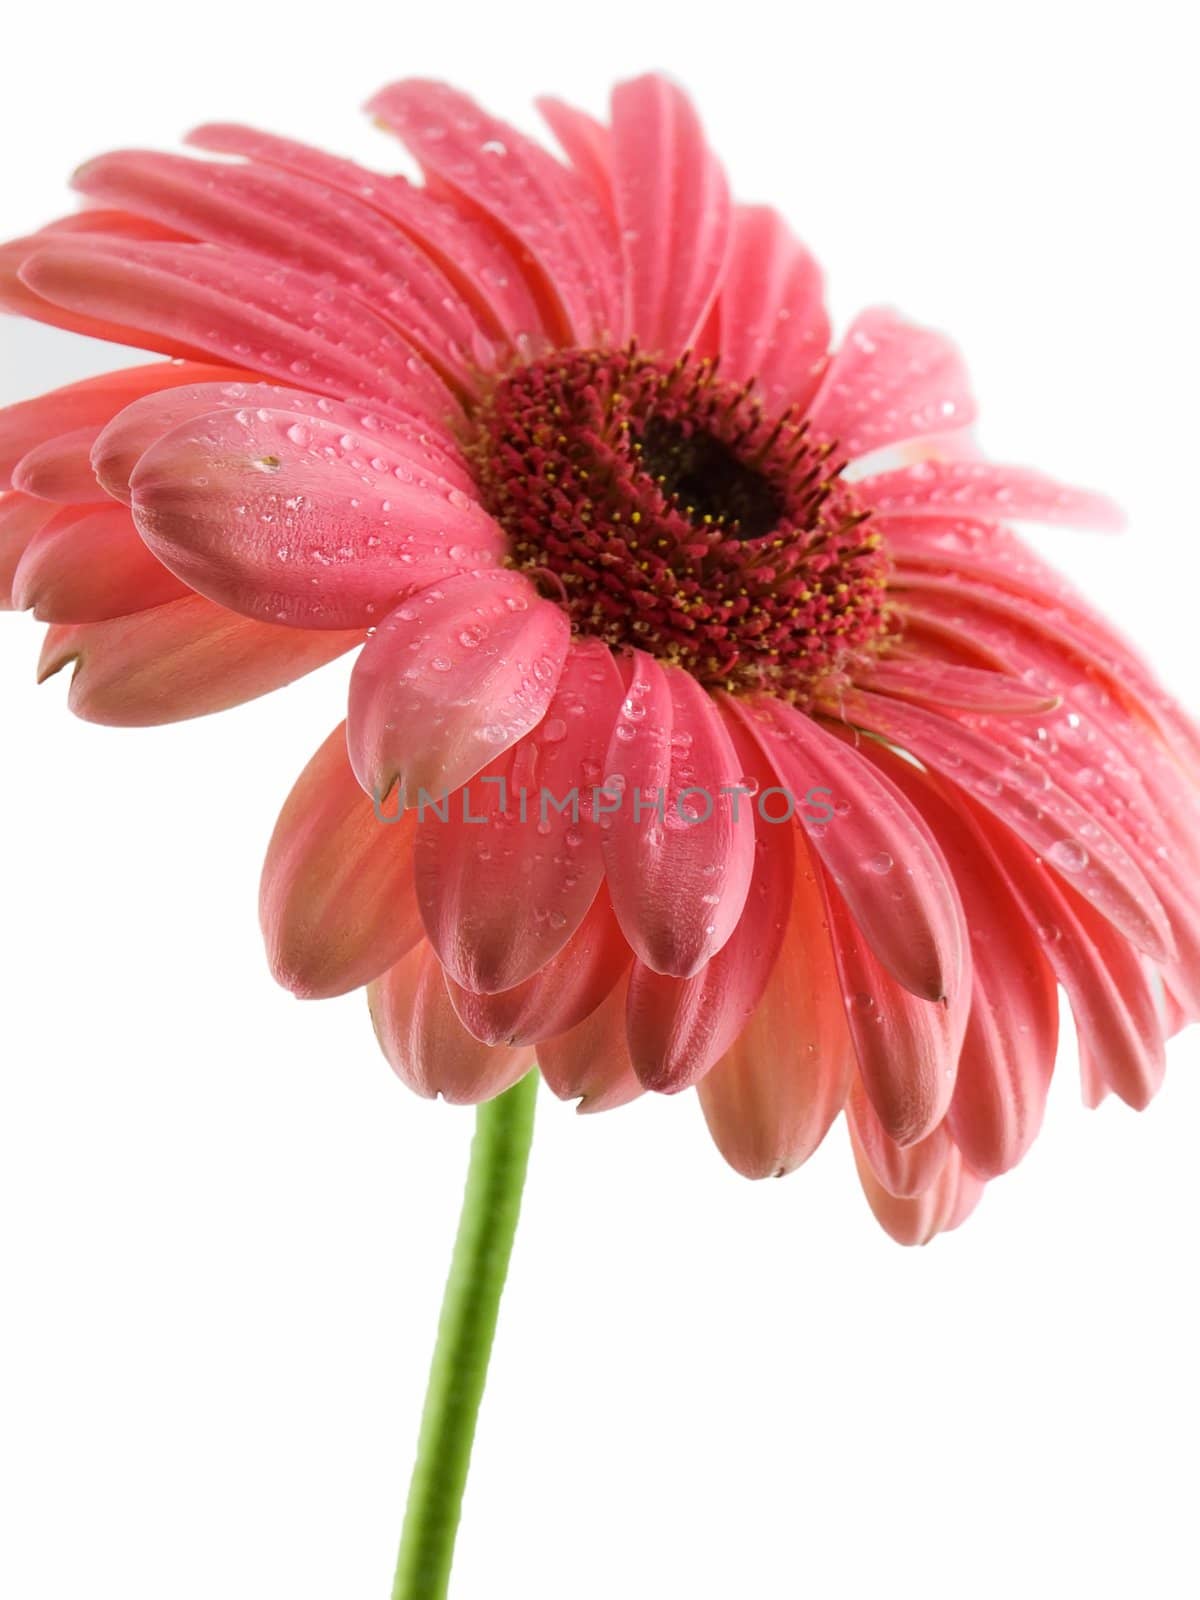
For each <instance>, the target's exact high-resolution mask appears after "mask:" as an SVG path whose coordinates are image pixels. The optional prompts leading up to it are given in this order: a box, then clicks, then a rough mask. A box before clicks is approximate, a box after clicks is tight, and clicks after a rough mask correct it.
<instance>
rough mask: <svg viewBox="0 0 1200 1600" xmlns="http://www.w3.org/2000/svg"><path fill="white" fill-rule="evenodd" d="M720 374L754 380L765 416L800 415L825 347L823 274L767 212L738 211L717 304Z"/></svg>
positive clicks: (756, 208) (758, 209)
mask: <svg viewBox="0 0 1200 1600" xmlns="http://www.w3.org/2000/svg"><path fill="white" fill-rule="evenodd" d="M717 317H718V342H719V348H720V352H721V376H722V377H723V378H732V379H733V380H734V382H736V383H748V382H749V381H750V380H751V379H752V378H753V379H754V380H755V384H756V387H757V389H758V392H759V394H760V395H761V397H762V399H763V402H764V404H765V405H766V408H767V410H768V412H771V413H776V414H777V413H779V412H782V411H786V410H787V408H788V407H789V406H794V407H796V408H797V410H799V411H803V410H804V409H805V407H806V406H807V405H808V402H809V401H810V400H811V399H812V396H813V393H814V391H815V390H816V387H817V385H818V383H819V382H820V378H821V372H822V370H823V368H824V364H825V353H826V351H827V350H828V349H829V318H828V316H827V315H826V312H825V303H824V289H823V284H822V281H821V269H820V268H819V267H818V266H817V263H816V261H815V260H814V259H813V257H812V256H811V255H810V254H809V252H808V251H807V250H806V249H805V247H804V246H803V245H802V244H801V243H800V241H799V240H798V239H796V238H795V237H794V236H793V235H792V232H791V230H790V229H789V228H788V226H787V224H786V223H785V222H784V221H783V219H782V218H781V217H780V216H779V215H778V214H777V213H776V212H774V211H772V210H770V208H769V207H767V206H736V207H735V208H734V212H733V229H732V239H731V244H730V251H729V260H728V263H727V264H726V268H725V277H724V280H723V282H722V284H721V293H720V296H719V298H718V300H717Z"/></svg>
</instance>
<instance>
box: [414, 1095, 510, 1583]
mask: <svg viewBox="0 0 1200 1600" xmlns="http://www.w3.org/2000/svg"><path fill="white" fill-rule="evenodd" d="M537 1084H538V1074H537V1071H536V1070H534V1071H532V1072H529V1073H527V1074H526V1076H525V1077H524V1078H522V1079H521V1080H520V1082H519V1083H516V1084H514V1085H513V1087H512V1088H511V1089H508V1090H506V1091H505V1093H504V1094H502V1095H500V1096H498V1097H497V1098H496V1099H495V1100H489V1101H485V1102H484V1103H483V1104H482V1105H481V1106H480V1107H479V1109H478V1112H477V1114H476V1123H475V1137H474V1140H473V1141H472V1144H471V1159H470V1164H469V1166H468V1169H467V1185H466V1193H465V1194H464V1196H463V1206H462V1215H461V1217H460V1218H459V1224H458V1235H457V1237H456V1239H455V1241H454V1253H453V1255H452V1257H451V1260H450V1273H449V1276H448V1278H447V1280H446V1292H445V1295H444V1297H443V1300H442V1311H441V1317H440V1319H439V1322H438V1333H437V1343H436V1344H435V1346H434V1352H433V1360H432V1363H431V1365H430V1369H429V1383H428V1387H427V1389H426V1393H425V1409H424V1412H423V1413H422V1416H421V1432H420V1436H419V1438H418V1441H417V1460H416V1466H415V1467H414V1469H413V1475H412V1482H411V1484H410V1486H409V1492H408V1505H407V1508H406V1510H405V1514H404V1529H403V1532H402V1534H401V1537H400V1554H399V1558H398V1560H397V1563H396V1576H395V1580H394V1582H393V1584H392V1600H444V1597H445V1595H446V1593H447V1590H448V1587H449V1583H450V1567H451V1563H452V1561H453V1559H454V1541H455V1536H456V1534H457V1532H458V1524H459V1518H460V1516H461V1513H462V1497H463V1490H464V1489H465V1487H466V1482H467V1471H468V1468H469V1467H470V1462H471V1446H472V1443H473V1442H474V1438H475V1425H476V1420H477V1418H478V1415H479V1404H480V1401H481V1400H482V1399H483V1390H484V1385H485V1383H486V1382H487V1372H488V1362H489V1359H490V1357H491V1353H492V1341H493V1339H494V1337H495V1332H496V1321H497V1317H498V1315H499V1311H500V1297H501V1295H502V1294H503V1292H504V1281H505V1278H506V1277H507V1275H508V1263H509V1258H510V1257H511V1255H512V1246H513V1238H514V1236H515V1234H516V1229H517V1218H518V1216H519V1215H520V1210H521V1194H522V1191H523V1189H524V1186H525V1172H526V1168H527V1165H528V1160H529V1147H530V1143H531V1141H532V1138H533V1116H534V1105H535V1102H536V1099H537Z"/></svg>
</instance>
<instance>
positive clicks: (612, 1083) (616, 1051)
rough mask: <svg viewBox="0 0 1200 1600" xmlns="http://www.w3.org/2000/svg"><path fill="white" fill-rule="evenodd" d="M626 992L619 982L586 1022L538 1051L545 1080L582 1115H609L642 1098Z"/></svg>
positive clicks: (623, 980)
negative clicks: (631, 1049)
mask: <svg viewBox="0 0 1200 1600" xmlns="http://www.w3.org/2000/svg"><path fill="white" fill-rule="evenodd" d="M628 988H629V980H628V978H627V977H625V978H621V979H620V980H619V981H618V982H617V984H616V985H615V987H614V988H613V989H612V990H610V992H609V994H608V997H607V999H605V1000H604V1001H602V1002H601V1004H600V1005H598V1006H597V1007H596V1009H595V1010H594V1011H593V1012H592V1013H591V1014H590V1016H588V1017H586V1018H585V1019H584V1021H583V1022H580V1023H577V1024H576V1025H575V1027H573V1028H571V1029H570V1030H569V1031H568V1032H566V1033H560V1034H559V1035H558V1036H557V1037H556V1038H553V1039H543V1040H542V1042H541V1043H540V1044H539V1045H538V1047H537V1059H538V1066H539V1067H540V1068H541V1072H542V1077H543V1078H545V1080H546V1082H547V1083H548V1084H549V1085H550V1088H551V1089H552V1090H553V1091H554V1093H555V1094H556V1095H557V1096H558V1098H559V1099H560V1100H578V1101H579V1105H578V1107H577V1109H578V1110H579V1111H585V1112H586V1111H611V1110H613V1109H615V1108H616V1107H617V1106H623V1105H628V1103H629V1102H630V1101H631V1100H636V1099H637V1097H638V1095H640V1094H641V1093H642V1086H641V1084H640V1083H639V1082H638V1079H637V1074H636V1073H635V1072H634V1070H633V1063H632V1062H631V1061H630V1059H629V1051H628V1048H627V1046H626V1043H625V1007H626V997H627V993H628Z"/></svg>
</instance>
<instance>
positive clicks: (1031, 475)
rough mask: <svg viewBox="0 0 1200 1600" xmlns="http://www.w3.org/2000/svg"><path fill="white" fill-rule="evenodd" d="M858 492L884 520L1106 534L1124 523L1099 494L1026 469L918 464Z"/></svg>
mask: <svg viewBox="0 0 1200 1600" xmlns="http://www.w3.org/2000/svg"><path fill="white" fill-rule="evenodd" d="M856 487H857V488H858V490H859V492H860V493H861V495H862V497H863V500H864V501H865V502H866V503H867V504H868V505H871V506H874V507H875V508H876V509H877V510H879V511H881V512H884V513H886V514H887V515H888V516H897V515H903V516H908V517H912V516H918V515H919V516H923V517H963V516H966V517H997V518H1001V519H1003V520H1004V521H1008V522H1052V523H1059V524H1062V525H1063V526H1065V527H1082V528H1106V529H1110V530H1116V529H1119V528H1120V527H1121V526H1122V524H1123V522H1124V517H1123V516H1122V513H1121V512H1120V510H1119V509H1118V508H1117V507H1116V506H1115V505H1114V504H1113V503H1112V501H1111V500H1109V499H1107V498H1106V497H1105V496H1104V495H1102V494H1095V493H1093V492H1092V491H1091V490H1090V489H1071V488H1067V487H1065V486H1064V485H1063V484H1060V483H1055V482H1054V480H1053V479H1052V478H1047V477H1045V476H1043V474H1042V473H1040V472H1034V471H1033V470H1032V469H1031V468H1029V467H1006V466H1001V465H999V464H997V463H996V462H993V461H919V462H917V463H916V465H915V466H911V467H901V468H898V469H897V470H896V471H894V472H883V473H879V474H878V475H877V476H875V477H871V478H862V479H860V480H859V482H858V484H857V486H856Z"/></svg>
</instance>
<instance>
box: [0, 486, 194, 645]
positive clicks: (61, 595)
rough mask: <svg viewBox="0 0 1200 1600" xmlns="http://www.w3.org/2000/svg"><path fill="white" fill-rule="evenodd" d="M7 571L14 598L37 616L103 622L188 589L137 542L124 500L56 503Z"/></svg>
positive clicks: (179, 595) (50, 619)
mask: <svg viewBox="0 0 1200 1600" xmlns="http://www.w3.org/2000/svg"><path fill="white" fill-rule="evenodd" d="M54 509H55V512H56V515H54V516H53V517H52V518H51V519H50V521H49V522H47V523H46V525H45V526H44V527H43V528H42V529H41V530H40V531H39V532H38V533H37V534H35V536H34V537H33V538H32V539H31V540H30V542H29V544H28V546H27V547H26V550H25V554H24V555H23V556H22V557H21V561H20V564H19V565H18V567H17V570H16V572H15V574H14V575H13V586H12V598H13V605H14V606H15V607H16V608H17V609H18V610H21V611H28V610H32V611H33V614H34V616H36V617H37V618H38V619H39V620H40V621H42V622H104V621H106V620H107V619H108V618H110V617H124V616H128V615H129V614H130V613H131V612H134V611H146V610H149V608H150V607H151V606H160V605H162V604H164V602H166V601H168V600H179V599H182V598H183V597H184V596H185V595H187V594H189V593H190V592H191V591H190V590H189V589H188V587H187V585H186V584H184V583H181V582H180V581H179V579H178V578H177V577H175V575H174V573H171V572H168V571H167V569H166V568H165V567H164V566H163V565H162V564H161V562H159V561H157V560H156V559H155V558H154V556H152V555H151V553H150V551H149V550H148V549H147V548H146V546H145V544H144V543H143V542H142V540H141V537H140V536H139V534H138V531H137V529H136V528H135V527H134V525H133V518H132V517H131V516H130V515H129V512H128V511H126V509H125V507H124V506H114V505H112V504H111V503H110V504H107V505H102V506H87V505H83V506H67V507H61V506H56V507H55V508H54Z"/></svg>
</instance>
